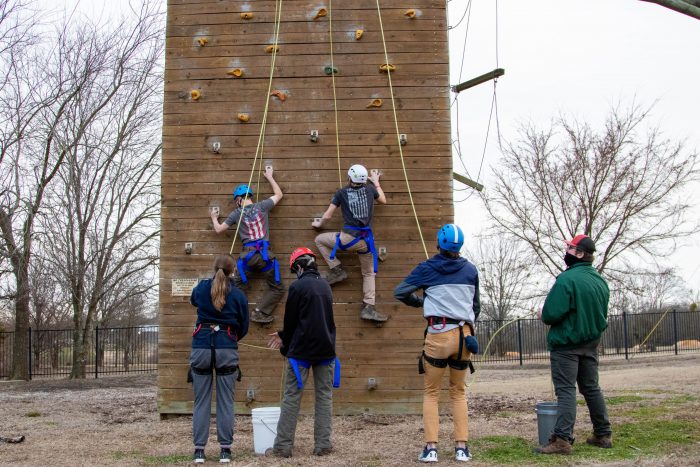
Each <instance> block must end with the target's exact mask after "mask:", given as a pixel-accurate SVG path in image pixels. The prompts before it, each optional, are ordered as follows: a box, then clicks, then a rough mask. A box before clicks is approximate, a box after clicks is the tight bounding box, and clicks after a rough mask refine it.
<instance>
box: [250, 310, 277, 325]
mask: <svg viewBox="0 0 700 467" xmlns="http://www.w3.org/2000/svg"><path fill="white" fill-rule="evenodd" d="M274 319H275V317H274V316H270V315H266V314H265V313H263V312H262V311H259V310H253V311H251V312H250V320H251V321H252V322H254V323H261V324H267V323H271V322H272V321H274Z"/></svg>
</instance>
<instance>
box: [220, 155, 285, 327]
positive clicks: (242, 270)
mask: <svg viewBox="0 0 700 467" xmlns="http://www.w3.org/2000/svg"><path fill="white" fill-rule="evenodd" d="M264 176H265V178H266V179H267V181H268V182H269V183H270V186H271V187H272V191H273V193H274V194H273V195H272V196H270V197H269V198H267V199H265V200H263V201H260V202H258V203H255V202H253V195H254V194H253V190H252V189H251V188H250V187H249V186H248V185H245V184H241V185H238V186H237V187H236V189H235V190H234V192H233V202H234V203H235V205H236V209H235V210H234V211H233V212H231V214H229V216H228V217H227V218H226V220H225V221H224V222H222V223H219V219H218V217H219V213H218V212H217V211H215V210H212V211H211V221H212V224H213V225H214V230H215V231H216V233H223V232H225V231H226V230H228V229H229V228H231V227H234V228H235V227H236V226H238V231H239V233H240V236H241V243H242V244H243V249H242V251H241V253H240V255H239V257H238V261H237V269H238V275H237V276H236V277H235V279H234V282H235V284H236V286H237V287H239V288H247V287H248V285H249V282H248V277H247V274H248V273H250V272H254V271H255V272H261V273H263V274H264V275H265V280H266V282H267V290H266V291H265V292H264V293H263V296H262V298H261V299H260V300H259V301H258V302H257V306H256V307H255V309H254V310H253V311H252V312H251V313H250V320H251V321H253V322H256V323H263V324H264V323H270V322H272V321H273V320H274V317H273V316H272V313H273V311H274V310H275V307H276V306H277V304H278V303H279V301H280V300H281V299H282V296H283V295H284V284H283V283H282V280H281V278H280V272H279V262H278V261H277V258H276V257H275V254H274V253H273V252H272V250H270V234H269V226H270V220H269V213H270V210H271V209H272V208H274V207H275V206H276V205H277V203H279V201H280V200H281V199H282V197H283V196H284V195H283V193H282V189H281V188H280V187H279V185H278V184H277V182H276V181H275V179H274V177H273V170H272V167H270V166H268V167H266V168H265V172H264ZM239 224H240V225H239Z"/></svg>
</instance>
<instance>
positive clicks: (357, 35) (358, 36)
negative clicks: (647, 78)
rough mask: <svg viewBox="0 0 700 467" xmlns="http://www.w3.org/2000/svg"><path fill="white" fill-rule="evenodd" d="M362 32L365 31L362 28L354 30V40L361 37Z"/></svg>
mask: <svg viewBox="0 0 700 467" xmlns="http://www.w3.org/2000/svg"><path fill="white" fill-rule="evenodd" d="M364 33H365V32H364V31H363V30H362V29H358V30H356V31H355V40H356V41H359V40H360V39H362V35H363V34H364Z"/></svg>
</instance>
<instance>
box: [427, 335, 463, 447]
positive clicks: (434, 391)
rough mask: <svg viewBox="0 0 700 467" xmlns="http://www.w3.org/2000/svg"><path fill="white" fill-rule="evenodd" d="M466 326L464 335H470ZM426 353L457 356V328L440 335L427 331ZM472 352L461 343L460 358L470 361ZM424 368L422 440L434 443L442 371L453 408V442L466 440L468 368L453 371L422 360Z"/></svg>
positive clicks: (436, 355) (443, 356)
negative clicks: (466, 379)
mask: <svg viewBox="0 0 700 467" xmlns="http://www.w3.org/2000/svg"><path fill="white" fill-rule="evenodd" d="M469 334H470V330H469V327H468V326H465V327H464V335H469ZM423 351H424V352H425V354H426V355H427V356H429V357H432V358H439V359H445V358H453V359H456V358H457V352H458V351H459V328H456V329H452V330H450V331H447V332H441V333H439V334H430V333H428V335H427V336H426V337H425V346H424V347H423ZM470 358H471V354H470V353H469V351H468V350H467V349H466V347H464V346H462V360H469V359H470ZM423 363H424V367H425V375H424V383H425V392H424V393H423V428H424V430H425V442H426V443H437V441H438V429H439V425H440V412H439V409H438V399H439V397H440V389H441V386H442V375H443V374H444V373H445V370H449V372H450V405H451V407H452V419H453V421H454V431H453V438H454V440H455V441H465V442H466V441H468V440H469V427H468V422H467V417H468V409H467V390H466V389H467V388H466V385H465V377H466V375H467V370H466V369H464V370H455V369H454V368H450V367H449V365H448V366H447V367H446V368H437V367H434V366H432V365H431V364H430V363H428V362H426V361H423Z"/></svg>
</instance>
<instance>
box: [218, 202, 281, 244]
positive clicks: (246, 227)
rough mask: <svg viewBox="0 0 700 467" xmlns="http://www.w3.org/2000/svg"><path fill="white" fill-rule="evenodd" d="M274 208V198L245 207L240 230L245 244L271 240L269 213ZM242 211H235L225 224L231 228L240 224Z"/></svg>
mask: <svg viewBox="0 0 700 467" xmlns="http://www.w3.org/2000/svg"><path fill="white" fill-rule="evenodd" d="M274 207H275V202H274V201H273V200H272V198H268V199H266V200H264V201H260V202H259V203H253V204H251V205H249V206H246V207H245V210H244V211H243V219H242V220H241V227H240V230H239V232H240V234H241V241H242V242H243V243H248V242H254V241H256V240H268V241H269V240H270V234H269V233H268V230H269V228H270V219H269V213H270V209H272V208H274ZM241 211H242V209H241V208H238V209H236V210H235V211H233V212H232V213H231V214H229V215H228V217H227V218H226V220H225V221H224V223H225V224H227V225H228V226H229V227H231V226H235V225H236V223H238V218H239V217H241Z"/></svg>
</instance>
